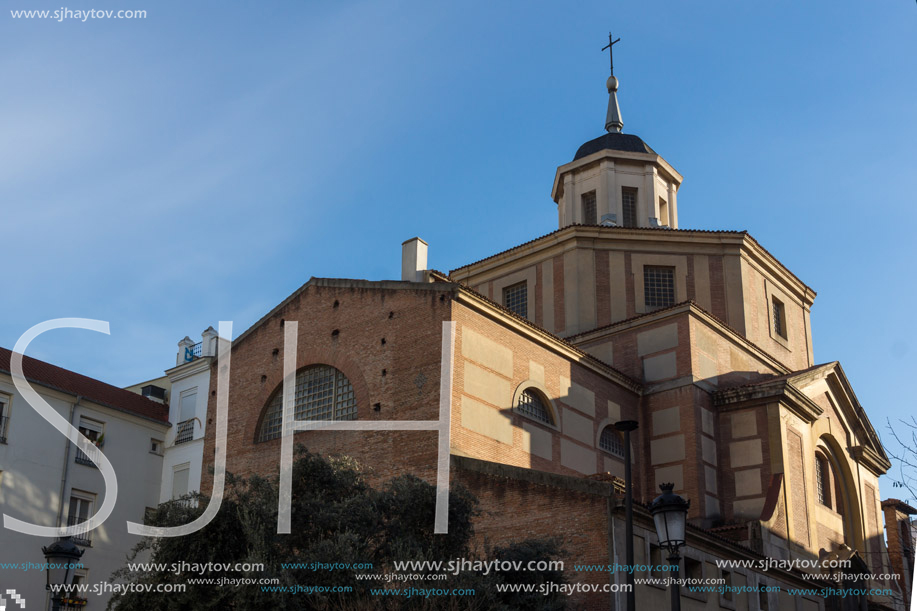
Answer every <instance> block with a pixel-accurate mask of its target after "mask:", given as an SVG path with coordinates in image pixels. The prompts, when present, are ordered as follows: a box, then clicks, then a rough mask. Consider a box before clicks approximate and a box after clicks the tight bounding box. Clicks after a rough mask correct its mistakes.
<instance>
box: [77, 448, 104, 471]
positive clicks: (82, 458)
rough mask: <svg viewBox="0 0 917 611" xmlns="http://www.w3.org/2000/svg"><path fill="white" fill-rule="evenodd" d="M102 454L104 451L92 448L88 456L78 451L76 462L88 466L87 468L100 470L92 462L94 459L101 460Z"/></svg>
mask: <svg viewBox="0 0 917 611" xmlns="http://www.w3.org/2000/svg"><path fill="white" fill-rule="evenodd" d="M101 453H102V450H101V449H99V448H91V449H90V450H89V454H86V453H85V452H83V451H82V450H81V449H79V448H77V449H76V459H75V461H74V462H76V464H78V465H86V466H87V467H93V468H95V469H98V467H97V466H96V464H95V463H94V462H92V460H93V459H95V460H99V455H100V454H101Z"/></svg>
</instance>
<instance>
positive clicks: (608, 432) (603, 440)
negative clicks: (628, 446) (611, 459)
mask: <svg viewBox="0 0 917 611" xmlns="http://www.w3.org/2000/svg"><path fill="white" fill-rule="evenodd" d="M599 447H600V448H602V449H603V450H605V451H606V452H608V453H609V454H613V455H615V456H617V457H618V458H624V441H623V440H622V439H621V433H619V432H618V431H616V430H615V428H614V427H613V426H611V425H608V426H606V427H605V428H604V429H602V435H601V437H599Z"/></svg>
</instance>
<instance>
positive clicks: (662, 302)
mask: <svg viewBox="0 0 917 611" xmlns="http://www.w3.org/2000/svg"><path fill="white" fill-rule="evenodd" d="M643 303H644V305H645V306H646V309H647V310H648V311H649V310H655V309H658V308H667V307H669V306H671V305H675V268H673V267H649V266H647V267H644V268H643Z"/></svg>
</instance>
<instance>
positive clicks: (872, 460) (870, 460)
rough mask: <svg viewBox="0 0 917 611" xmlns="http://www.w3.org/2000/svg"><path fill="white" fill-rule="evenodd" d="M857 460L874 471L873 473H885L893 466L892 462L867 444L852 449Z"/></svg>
mask: <svg viewBox="0 0 917 611" xmlns="http://www.w3.org/2000/svg"><path fill="white" fill-rule="evenodd" d="M850 450H851V452H852V453H853V456H854V457H855V458H856V459H857V462H859V463H860V464H862V465H863V466H864V467H866V468H867V469H869V470H870V471H872V472H873V474H875V475H877V476H879V475H885V474H886V473H888V470H889V469H891V468H892V463H891V462H890V461H889V460H888V458H886V457H885V456H882V455H881V454H879V453H878V452H876V451H875V450H874V449H872V448H871V447H869V446H865V445H858V446H854V447H853V448H851V449H850Z"/></svg>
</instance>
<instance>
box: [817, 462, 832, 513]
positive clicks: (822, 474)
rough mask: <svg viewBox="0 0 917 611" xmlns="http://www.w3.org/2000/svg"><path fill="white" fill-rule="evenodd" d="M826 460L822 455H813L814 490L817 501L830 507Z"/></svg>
mask: <svg viewBox="0 0 917 611" xmlns="http://www.w3.org/2000/svg"><path fill="white" fill-rule="evenodd" d="M828 477H829V476H828V461H827V460H825V458H824V457H823V456H816V457H815V491H816V496H818V502H819V503H821V504H822V505H824V506H825V507H831V495H830V494H828V490H830V489H831V485H830V484H829V483H828Z"/></svg>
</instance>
